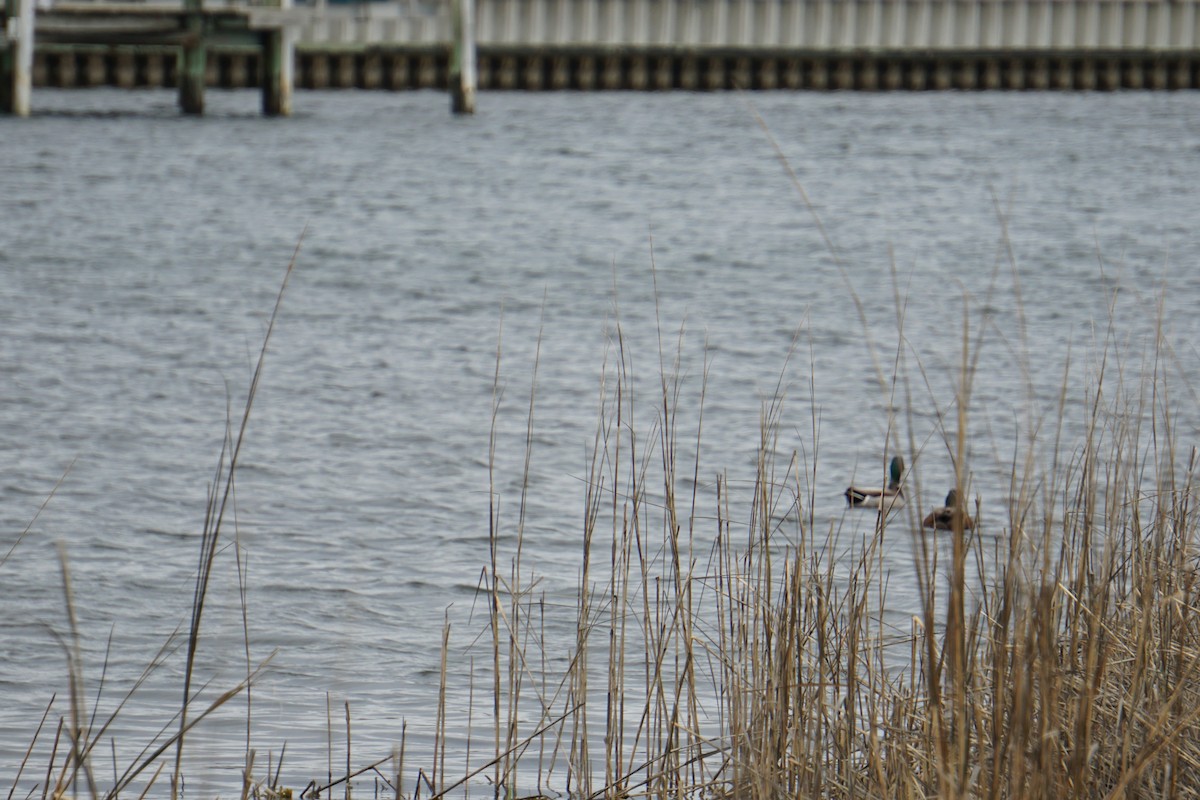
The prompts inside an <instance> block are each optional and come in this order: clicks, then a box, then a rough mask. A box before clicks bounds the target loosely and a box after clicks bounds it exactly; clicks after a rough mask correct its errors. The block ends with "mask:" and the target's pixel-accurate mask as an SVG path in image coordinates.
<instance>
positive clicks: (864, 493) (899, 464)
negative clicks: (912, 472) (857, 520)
mask: <svg viewBox="0 0 1200 800" xmlns="http://www.w3.org/2000/svg"><path fill="white" fill-rule="evenodd" d="M903 474H904V459H903V458H901V457H900V456H896V457H895V458H893V459H892V464H891V467H890V473H889V477H890V480H889V481H888V485H887V488H886V489H881V488H880V487H878V486H876V487H873V488H864V487H861V486H851V487H849V488H847V489H846V505H848V506H850V507H851V508H879V509H883V510H885V511H891V510H892V509H894V508H901V507H903V506H904V489H902V488H900V476H901V475H903Z"/></svg>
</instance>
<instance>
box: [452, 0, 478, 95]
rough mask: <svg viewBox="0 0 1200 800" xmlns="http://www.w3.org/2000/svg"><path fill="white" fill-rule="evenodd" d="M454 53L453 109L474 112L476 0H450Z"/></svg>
mask: <svg viewBox="0 0 1200 800" xmlns="http://www.w3.org/2000/svg"><path fill="white" fill-rule="evenodd" d="M450 3H451V6H452V12H451V13H452V14H453V24H454V53H453V56H452V57H451V59H450V110H451V111H453V112H454V113H455V114H474V113H475V0H450Z"/></svg>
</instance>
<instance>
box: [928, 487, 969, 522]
mask: <svg viewBox="0 0 1200 800" xmlns="http://www.w3.org/2000/svg"><path fill="white" fill-rule="evenodd" d="M960 515H961V519H962V529H963V530H964V531H969V530H971V529H972V528H974V527H975V520H973V519H971V515H970V514H968V513H967V512H966V510H965V509H962V508H959V505H958V490H957V489H951V490H950V494H948V495H946V505H944V506H943V507H941V508H935V509H933V510H932V511H930V512H929V514H928V515H927V516H926V517H925V521H924V522H922V523H921V524H922V525H924V526H925V527H926V528H933V529H934V530H938V531H952V530H954V529H955V524H954V523H955V521H956V519H958V518H959V516H960Z"/></svg>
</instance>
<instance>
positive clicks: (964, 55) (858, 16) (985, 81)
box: [8, 0, 1200, 91]
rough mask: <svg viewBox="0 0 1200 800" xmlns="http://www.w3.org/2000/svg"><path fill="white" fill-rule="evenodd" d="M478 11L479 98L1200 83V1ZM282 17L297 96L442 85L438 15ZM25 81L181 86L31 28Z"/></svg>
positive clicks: (852, 2) (447, 26)
mask: <svg viewBox="0 0 1200 800" xmlns="http://www.w3.org/2000/svg"><path fill="white" fill-rule="evenodd" d="M8 2H10V3H12V2H17V0H8ZM91 5H93V6H94V5H95V4H91ZM235 8H237V7H235ZM474 12H475V13H474V25H475V41H476V46H477V57H476V62H477V69H478V76H477V86H478V88H479V89H480V90H498V89H514V90H556V89H562V90H603V89H615V90H671V89H685V90H720V89H732V88H743V89H812V90H832V89H858V90H868V91H879V90H892V89H896V90H944V89H962V90H970V89H989V90H991V89H998V90H1004V89H1010V90H1042V89H1044V90H1093V89H1095V90H1115V89H1164V90H1166V89H1193V88H1197V87H1200V0H476V2H475V5H474ZM289 18H290V19H292V20H293V22H294V25H295V54H294V61H293V65H294V69H295V76H296V82H297V84H298V85H300V86H302V87H308V88H339V87H345V88H349V87H356V88H367V89H372V88H380V89H410V88H440V89H444V88H446V87H447V83H448V80H449V73H450V70H451V44H452V40H453V32H452V27H451V25H452V18H451V13H450V8H449V4H448V3H447V2H442V3H424V4H422V3H420V2H418V0H403V1H402V2H362V3H355V4H328V5H327V4H324V3H318V4H317V5H311V6H300V7H297V8H295V9H293V10H292V12H291V16H290V17H289ZM41 19H42V17H41V16H39V21H40V20H41ZM248 19H253V17H248ZM214 24H216V23H214ZM230 24H231V25H235V26H236V24H240V23H232V22H231V23H230ZM247 24H252V23H247ZM39 31H40V22H39ZM209 49H210V57H209V58H208V60H207V63H206V67H205V69H206V71H205V75H204V81H205V83H206V84H207V85H209V86H228V87H237V86H256V85H259V82H260V81H261V74H262V73H263V68H262V62H261V59H262V53H261V51H259V50H256V49H255V48H251V47H246V46H244V45H238V44H233V43H231V44H228V45H226V44H218V43H216V42H215V41H214V43H213V44H212V45H211V46H210V48H209ZM32 70H33V80H34V83H35V85H62V86H66V85H76V86H78V85H93V84H96V83H107V84H112V85H119V86H133V85H166V86H173V85H177V82H178V80H179V78H180V70H179V67H178V65H177V64H176V62H175V61H174V59H173V58H172V53H171V52H170V51H168V50H164V49H163V48H161V47H156V46H151V45H148V44H145V43H143V44H141V45H130V44H124V45H120V46H111V45H105V44H97V43H92V44H88V43H83V42H79V41H78V40H76V41H75V42H74V43H71V44H67V43H66V42H65V41H61V40H56V39H53V38H52V37H46V38H43V37H42V35H41V33H40V32H39V36H38V49H37V53H36V58H35V59H34V62H33V66H32Z"/></svg>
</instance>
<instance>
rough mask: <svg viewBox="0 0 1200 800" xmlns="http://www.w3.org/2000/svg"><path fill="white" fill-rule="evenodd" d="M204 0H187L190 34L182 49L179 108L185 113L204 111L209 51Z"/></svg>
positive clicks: (185, 7)
mask: <svg viewBox="0 0 1200 800" xmlns="http://www.w3.org/2000/svg"><path fill="white" fill-rule="evenodd" d="M200 3H201V0H184V10H185V11H186V12H187V23H186V27H187V35H186V37H185V39H184V42H183V47H181V48H180V49H179V108H180V110H181V111H183V113H185V114H203V113H204V84H205V79H206V67H207V66H208V65H207V63H206V62H207V52H206V48H205V44H204V33H205V31H204V17H203V16H201V14H200Z"/></svg>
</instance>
